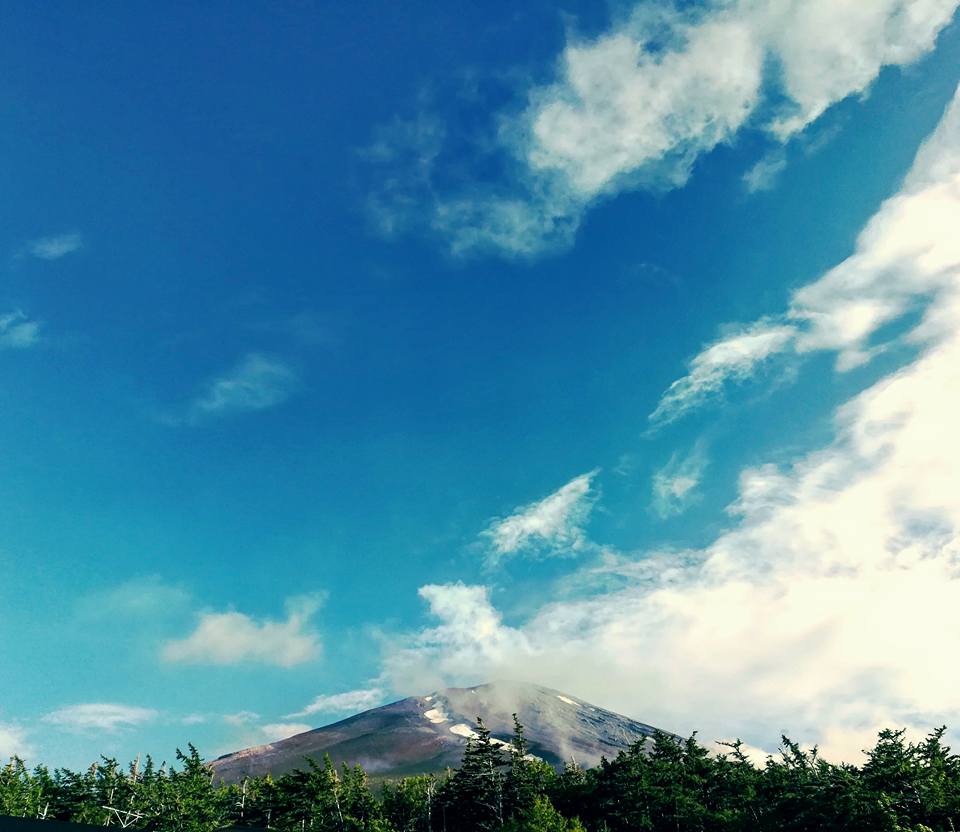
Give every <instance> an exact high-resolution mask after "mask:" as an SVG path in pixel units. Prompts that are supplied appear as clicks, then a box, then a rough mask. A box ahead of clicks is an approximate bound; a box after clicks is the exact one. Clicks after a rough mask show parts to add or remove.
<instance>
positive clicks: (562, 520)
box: [482, 471, 597, 566]
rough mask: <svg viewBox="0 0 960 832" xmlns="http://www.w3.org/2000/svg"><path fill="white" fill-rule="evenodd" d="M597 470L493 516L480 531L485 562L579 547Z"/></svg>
mask: <svg viewBox="0 0 960 832" xmlns="http://www.w3.org/2000/svg"><path fill="white" fill-rule="evenodd" d="M596 475H597V471H590V472H589V473H586V474H581V475H580V476H579V477H574V478H573V479H572V480H570V482H568V483H567V484H566V485H564V486H563V487H561V488H560V489H559V490H557V491H555V492H554V493H553V494H550V495H549V496H548V497H544V498H543V499H542V500H540V501H539V502H536V503H531V504H530V505H527V506H521V507H519V508H517V509H515V511H514V513H513V514H511V515H510V516H508V517H505V518H502V519H499V518H498V519H496V520H494V521H493V522H492V523H491V524H490V526H489V527H488V528H487V529H486V530H485V531H484V532H483V535H482V536H483V537H484V538H485V539H486V540H487V541H488V543H489V547H490V548H489V552H488V555H487V563H488V565H490V566H495V565H496V564H497V563H499V562H500V561H501V560H502V559H503V558H505V557H508V556H510V555H515V554H517V553H519V552H531V551H533V552H546V553H548V554H562V553H570V552H576V551H578V550H580V549H582V548H583V545H584V535H583V525H584V523H586V521H587V519H588V518H589V516H590V510H591V508H592V507H593V502H594V496H595V495H594V494H593V491H592V483H593V479H594V477H596Z"/></svg>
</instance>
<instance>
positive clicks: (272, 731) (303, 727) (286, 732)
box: [260, 722, 313, 742]
mask: <svg viewBox="0 0 960 832" xmlns="http://www.w3.org/2000/svg"><path fill="white" fill-rule="evenodd" d="M312 730H313V726H312V725H309V724H308V723H306V722H268V723H267V724H266V725H261V726H260V735H261V737H262V738H263V741H264V742H277V741H278V740H285V739H287V737H294V736H296V735H297V734H304V733H306V732H307V731H312Z"/></svg>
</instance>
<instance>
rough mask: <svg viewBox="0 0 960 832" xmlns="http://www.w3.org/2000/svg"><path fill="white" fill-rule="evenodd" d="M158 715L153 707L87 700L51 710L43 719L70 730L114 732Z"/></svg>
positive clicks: (147, 720) (140, 723)
mask: <svg viewBox="0 0 960 832" xmlns="http://www.w3.org/2000/svg"><path fill="white" fill-rule="evenodd" d="M156 717H157V711H155V710H153V709H152V708H140V707H137V706H135V705H120V704H117V703H113V702H85V703H82V704H79V705H67V706H66V707H63V708H58V709H57V710H55V711H51V712H50V713H48V714H46V715H45V716H44V717H43V721H44V722H46V723H49V724H50V725H56V726H58V727H60V728H65V729H67V730H68V731H111V732H112V731H118V730H120V729H121V728H133V727H135V726H137V725H142V724H143V723H145V722H150V721H151V720H153V719H155V718H156Z"/></svg>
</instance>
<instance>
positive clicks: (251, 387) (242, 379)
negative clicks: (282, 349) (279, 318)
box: [166, 353, 299, 424]
mask: <svg viewBox="0 0 960 832" xmlns="http://www.w3.org/2000/svg"><path fill="white" fill-rule="evenodd" d="M298 385H299V379H298V378H297V374H296V373H295V372H294V370H293V369H292V368H290V367H289V366H287V365H286V364H284V363H283V362H282V361H279V360H277V359H275V358H270V357H269V356H266V355H261V354H260V353H250V354H248V355H246V356H245V357H244V358H243V359H242V360H241V361H240V362H239V363H238V364H237V365H236V366H235V367H233V369H231V370H230V371H229V372H227V373H224V374H223V375H222V376H218V377H217V378H215V379H213V380H212V381H211V382H209V383H208V384H207V386H206V389H205V390H204V392H203V393H202V394H201V395H200V396H198V397H197V398H196V399H195V400H194V401H193V402H191V403H190V405H189V407H188V408H187V410H186V413H185V414H184V415H183V416H176V417H173V418H168V419H167V420H166V421H168V422H170V423H171V424H197V423H199V422H202V421H204V420H206V419H208V418H211V417H214V416H220V415H225V414H227V413H235V412H241V411H257V410H267V409H269V408H271V407H276V406H278V405H281V404H283V403H284V402H285V401H287V399H289V398H290V397H291V396H292V395H293V394H294V392H295V391H296V389H297V387H298Z"/></svg>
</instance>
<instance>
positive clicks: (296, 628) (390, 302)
mask: <svg viewBox="0 0 960 832" xmlns="http://www.w3.org/2000/svg"><path fill="white" fill-rule="evenodd" d="M956 5H957V4H956V2H954V0H924V1H923V2H921V0H882V2H877V3H874V4H863V3H859V2H856V0H851V2H849V3H846V2H843V3H840V2H835V0H834V2H830V3H827V2H823V3H820V2H811V3H803V4H801V3H791V2H786V0H738V2H732V3H724V4H697V3H678V4H676V5H671V4H667V3H651V2H648V3H638V4H629V3H616V4H612V5H610V6H604V7H601V6H600V5H599V4H588V3H575V2H571V3H546V2H530V3H525V4H522V5H521V7H520V8H517V4H506V3H482V4H481V3H467V2H462V3H444V4H421V5H420V6H418V7H417V8H415V9H413V8H404V9H402V10H400V9H399V8H397V7H395V6H394V5H391V4H383V3H375V2H371V3H358V2H351V3H325V4H323V5H322V6H320V5H314V4H305V3H304V4H300V3H278V4H272V5H270V6H269V7H267V6H261V7H258V6H255V5H246V6H237V5H236V4H227V3H208V4H204V5H203V6H202V7H199V6H196V5H191V4H173V5H172V6H168V7H164V8H163V9H160V8H159V7H157V6H155V5H151V4H145V3H126V4H113V5H109V6H104V5H101V6H98V7H90V6H89V5H86V4H79V3H76V4H75V3H62V4H58V5H57V11H56V14H51V13H49V11H47V12H45V13H44V14H39V13H37V10H36V9H35V8H34V7H32V6H31V5H30V4H28V3H11V4H7V5H6V6H5V8H4V9H3V10H2V11H0V104H2V112H3V121H4V124H5V127H6V129H5V130H3V131H2V132H0V137H2V138H0V142H2V144H0V183H2V192H3V193H4V195H5V199H4V200H3V201H2V202H0V211H2V222H0V372H2V378H3V381H2V383H0V419H2V421H0V424H2V430H0V459H2V460H3V464H2V466H0V608H2V610H3V618H2V621H3V625H2V626H3V630H4V637H3V638H2V639H0V677H2V678H3V680H4V681H3V684H2V686H0V688H2V691H3V693H2V696H0V756H4V757H5V756H7V755H9V754H13V753H21V754H24V755H26V756H27V757H28V758H30V759H42V760H46V761H48V762H51V763H54V764H59V763H66V764H69V765H74V766H78V765H81V764H83V763H85V762H87V761H89V760H90V759H93V758H94V757H96V756H97V755H98V754H100V753H113V754H117V755H120V756H124V757H132V756H134V755H135V754H136V753H138V752H141V751H143V752H150V753H152V754H154V755H155V756H156V757H157V758H160V759H163V758H166V759H170V758H171V757H172V754H173V749H174V748H176V747H177V746H178V745H179V746H182V745H184V744H185V743H186V742H187V741H188V740H191V741H193V742H194V743H196V744H197V745H198V746H199V747H200V748H201V750H202V752H203V753H205V754H207V755H208V756H210V755H215V754H217V753H222V752H223V751H227V750H232V749H234V748H237V747H240V746H243V745H249V744H252V743H257V742H265V741H269V740H273V739H278V738H280V737H282V736H284V735H289V734H290V733H292V732H295V731H296V730H299V729H300V728H301V726H304V725H310V726H315V725H319V724H323V723H325V722H329V721H332V720H333V719H336V718H339V717H341V716H344V715H347V714H349V713H350V712H352V711H354V710H357V709H360V708H363V707H370V706H371V705H375V704H379V703H382V702H385V701H388V700H390V699H391V698H396V697H400V696H404V695H409V694H412V693H425V692H427V691H428V690H432V689H434V688H436V687H438V686H440V685H443V684H469V683H477V682H481V681H485V680H487V679H490V678H495V677H504V676H510V677H523V678H527V679H529V680H530V681H534V682H541V683H544V684H549V685H552V686H553V687H556V688H559V689H562V690H566V691H567V692H569V693H572V694H575V695H578V696H582V697H585V698H588V699H590V700H592V701H594V702H596V703H598V704H601V705H605V706H608V707H611V708H614V709H616V710H619V711H622V712H624V713H627V714H630V715H631V716H634V717H637V718H640V719H643V720H645V721H648V722H652V723H655V724H660V725H662V726H663V727H665V728H668V729H671V730H675V731H678V732H681V733H683V732H687V731H692V730H695V729H699V730H701V732H703V735H704V736H707V737H708V738H710V739H714V738H717V739H719V738H723V737H730V736H742V737H743V738H744V739H745V740H747V741H748V742H749V743H751V744H754V745H756V746H757V747H759V748H769V747H771V744H772V743H775V741H776V738H777V736H779V733H780V732H781V731H784V730H785V731H789V732H791V733H793V734H794V735H796V736H797V737H798V738H799V739H801V740H802V741H805V742H811V743H812V742H819V743H820V744H821V746H822V747H824V748H825V749H827V750H828V751H830V752H832V753H834V754H836V755H837V756H847V757H849V756H850V755H852V754H855V753H856V750H857V749H859V748H860V747H862V745H863V744H865V743H866V742H867V739H865V737H868V736H869V733H870V732H871V731H872V730H874V729H875V728H876V727H878V726H881V725H886V724H897V725H906V726H908V727H910V728H912V729H916V730H925V729H926V728H929V727H931V726H934V725H939V724H940V723H942V722H950V723H951V724H953V725H955V726H960V719H958V718H957V717H960V714H958V713H957V710H956V705H955V702H954V701H953V700H952V699H951V696H950V693H949V692H950V691H952V690H955V689H956V686H955V683H956V682H958V681H960V679H955V678H953V677H952V676H951V675H950V674H955V673H956V671H955V670H947V669H943V668H940V669H937V670H933V669H931V668H932V666H933V665H934V664H937V665H939V663H936V662H933V661H932V660H930V661H926V660H927V659H929V658H930V656H933V655H935V648H936V647H937V646H938V645H943V646H944V649H952V648H951V647H949V645H952V644H954V643H955V637H956V636H957V635H960V634H957V633H954V632H953V630H954V629H955V627H956V625H955V624H951V623H949V622H948V621H947V620H946V617H945V615H944V611H945V610H946V609H948V608H949V605H950V604H952V603H954V602H958V601H960V583H958V582H957V576H956V573H955V569H956V567H955V559H956V557H957V552H958V551H960V548H958V546H960V544H958V541H960V503H958V502H957V499H958V498H957V496H956V493H952V492H956V489H955V488H951V487H950V485H951V482H952V480H951V476H952V475H953V476H955V472H956V471H957V470H960V469H958V467H957V466H960V447H958V446H957V443H956V440H955V439H954V438H953V436H952V429H951V428H950V425H951V424H952V423H953V422H952V420H953V419H954V418H960V413H957V410H958V409H960V404H958V401H957V396H956V391H957V390H958V389H960V388H958V387H957V384H958V378H957V376H956V375H955V368H956V367H957V366H958V363H957V362H956V361H955V360H953V359H955V357H956V353H955V352H953V353H951V349H954V350H955V349H956V345H955V340H956V339H957V338H960V314H958V313H956V312H955V311H954V310H955V309H956V308H957V306H956V300H955V298H954V295H955V290H954V288H953V287H954V286H955V285H956V283H957V275H958V272H957V269H958V263H960V254H958V250H957V248H956V242H955V241H954V236H955V235H954V234H953V233H952V230H951V229H953V228H956V227H957V224H958V222H960V210H958V206H960V198H958V197H957V192H958V187H960V186H958V184H957V183H958V180H957V172H958V170H960V163H958V161H957V154H956V147H957V146H960V126H958V124H957V122H958V120H960V115H957V113H958V109H960V105H953V104H952V102H953V101H954V97H955V91H956V87H957V83H958V81H960V73H958V72H957V69H956V68H957V66H960V29H958V26H957V23H956V22H955V21H954V16H955V11H956ZM951 106H952V109H951ZM921 148H923V149H921ZM918 153H919V155H918ZM951 392H952V395H951ZM938 477H939V478H938ZM891 606H896V607H897V608H898V609H899V610H901V611H902V612H901V615H900V616H899V621H900V623H901V624H902V627H901V629H899V630H897V631H896V632H895V633H893V632H891V633H887V632H886V631H884V630H883V627H881V626H880V624H879V622H880V621H884V620H887V619H890V618H891V616H889V615H887V614H886V613H885V611H888V610H889V609H890V608H891ZM866 622H869V623H870V625H869V626H867V623H866ZM932 632H936V633H938V635H937V636H936V638H932V639H931V637H930V634H931V633H932ZM901 640H902V642H903V643H901ZM920 642H924V643H929V645H930V646H929V648H926V649H929V650H930V653H929V655H928V654H927V653H926V652H925V650H918V648H917V644H918V643H920ZM881 647H882V648H883V649H881ZM765 744H766V745H765Z"/></svg>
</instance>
